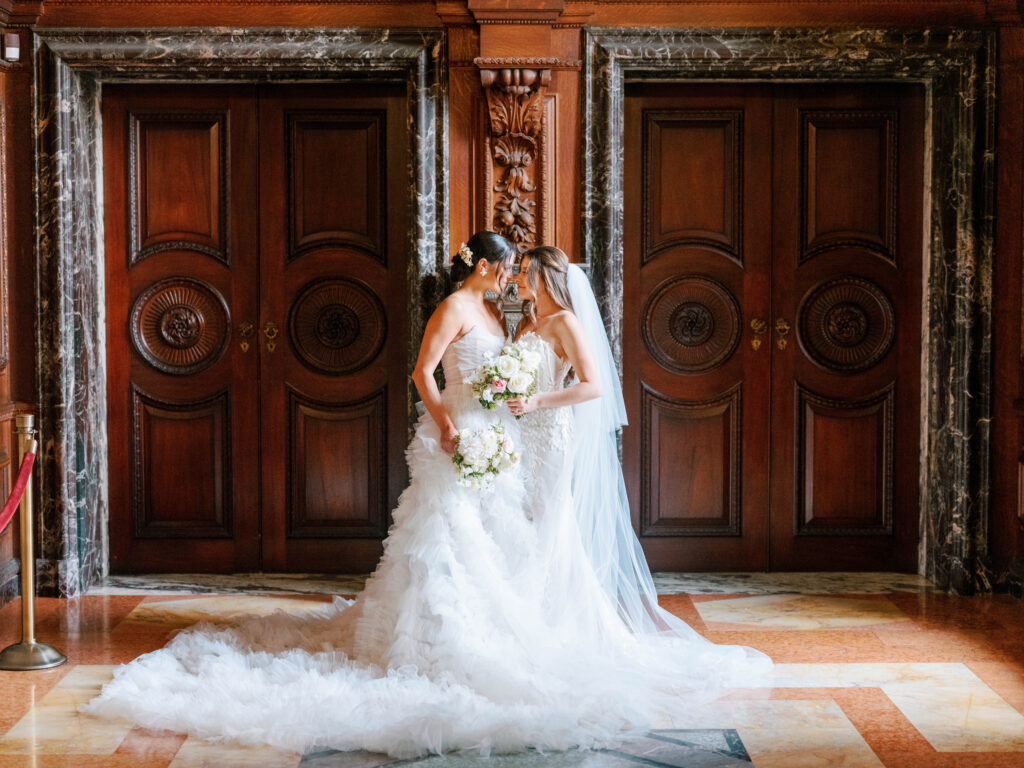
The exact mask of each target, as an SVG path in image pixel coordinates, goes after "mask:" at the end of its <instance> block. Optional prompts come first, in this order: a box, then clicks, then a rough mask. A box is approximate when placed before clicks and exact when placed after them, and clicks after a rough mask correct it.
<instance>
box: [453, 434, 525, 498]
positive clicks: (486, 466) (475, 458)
mask: <svg viewBox="0 0 1024 768" xmlns="http://www.w3.org/2000/svg"><path fill="white" fill-rule="evenodd" d="M452 463H453V464H455V469H456V471H457V472H458V474H459V476H458V483H459V485H462V486H465V487H467V488H475V489H477V490H488V489H490V488H491V487H492V486H493V484H494V478H495V477H497V476H498V474H500V473H501V472H502V471H504V470H507V469H510V468H512V467H514V466H515V465H516V464H518V463H519V452H518V451H516V450H515V445H514V444H513V442H512V439H511V438H510V437H509V436H508V435H507V434H505V428H504V427H503V426H501V425H500V424H495V425H493V426H491V427H485V428H484V429H466V430H463V431H461V432H459V436H458V439H457V441H456V444H455V454H454V455H453V456H452Z"/></svg>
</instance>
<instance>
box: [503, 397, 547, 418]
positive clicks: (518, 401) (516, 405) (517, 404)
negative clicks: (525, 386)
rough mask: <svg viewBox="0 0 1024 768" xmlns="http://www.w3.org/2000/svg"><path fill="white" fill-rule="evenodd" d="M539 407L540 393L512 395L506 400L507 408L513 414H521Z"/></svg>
mask: <svg viewBox="0 0 1024 768" xmlns="http://www.w3.org/2000/svg"><path fill="white" fill-rule="evenodd" d="M538 408H540V395H534V396H533V397H512V398H509V400H508V409H509V411H511V412H512V414H514V415H515V416H522V415H523V414H524V413H530V412H531V411H536V410H537V409H538Z"/></svg>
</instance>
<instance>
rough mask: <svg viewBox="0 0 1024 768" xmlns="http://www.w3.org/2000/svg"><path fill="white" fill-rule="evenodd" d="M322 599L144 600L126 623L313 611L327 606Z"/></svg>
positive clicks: (174, 622) (224, 619) (219, 620)
mask: <svg viewBox="0 0 1024 768" xmlns="http://www.w3.org/2000/svg"><path fill="white" fill-rule="evenodd" d="M324 605H325V604H324V603H323V602H321V601H319V600H308V599H300V598H296V597H270V596H263V595H223V596H221V595H218V596H216V597H192V598H187V599H185V600H160V601H158V602H143V603H140V604H139V605H138V606H136V607H135V609H134V610H133V611H132V612H131V613H129V614H128V616H127V618H126V619H125V622H124V624H126V625H131V624H156V625H160V626H164V625H167V626H173V627H180V626H189V625H192V624H196V623H197V622H200V621H208V622H213V623H218V624H220V623H228V622H230V621H232V620H234V619H237V618H238V617H240V616H266V615H268V614H271V613H277V612H278V611H286V612H288V613H300V614H301V613H310V612H314V611H318V610H320V609H322V608H323V607H324Z"/></svg>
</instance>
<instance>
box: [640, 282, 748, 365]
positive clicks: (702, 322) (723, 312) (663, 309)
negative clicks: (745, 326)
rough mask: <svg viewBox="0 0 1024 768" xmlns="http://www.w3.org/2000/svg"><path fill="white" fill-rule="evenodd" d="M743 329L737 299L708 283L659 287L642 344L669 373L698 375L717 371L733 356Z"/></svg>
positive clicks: (648, 309)
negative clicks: (711, 370) (716, 368)
mask: <svg viewBox="0 0 1024 768" xmlns="http://www.w3.org/2000/svg"><path fill="white" fill-rule="evenodd" d="M741 327H742V322H741V319H740V308H739V305H738V304H737V303H736V299H735V298H733V295H732V294H731V293H730V292H729V290H728V289H727V288H726V287H725V286H724V285H722V284H721V283H719V282H717V281H715V280H712V279H710V278H707V277H696V276H690V277H681V278H677V279H674V280H669V281H668V282H665V283H663V284H662V285H661V287H659V288H658V289H657V290H656V291H655V292H654V295H653V296H651V298H650V300H649V301H648V302H647V307H646V308H645V310H644V327H643V331H644V343H645V344H646V345H647V349H648V350H649V351H650V353H651V355H652V356H653V357H654V359H655V360H657V361H658V362H659V363H660V364H661V365H663V366H664V367H665V368H668V369H669V370H672V371H682V372H685V373H696V372H698V371H706V370H708V369H710V368H714V367H716V366H718V365H721V364H722V363H724V362H725V361H726V360H728V359H729V357H730V356H731V355H732V353H733V351H735V349H736V345H737V344H738V343H739V340H740V329H741Z"/></svg>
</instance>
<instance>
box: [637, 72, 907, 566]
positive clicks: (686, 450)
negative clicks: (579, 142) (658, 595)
mask: <svg viewBox="0 0 1024 768" xmlns="http://www.w3.org/2000/svg"><path fill="white" fill-rule="evenodd" d="M922 111H923V110H922V101H921V94H920V91H919V90H915V89H914V88H913V87H910V86H896V85H894V86H891V87H880V86H875V85H872V86H870V87H861V86H835V85H829V86H827V87H826V86H822V87H812V86H789V87H778V86H774V87H773V86H768V85H721V86H720V85H715V86H708V85H687V86H681V85H670V86H669V85H663V86H652V85H645V86H642V87H636V88H634V89H631V90H630V91H629V92H628V95H627V104H626V123H625V130H626V151H625V158H624V159H625V177H626V196H625V206H624V236H625V239H624V258H625V261H624V270H623V273H624V286H625V290H624V297H623V298H624V323H623V332H624V352H623V364H624V370H623V383H624V388H625V391H626V398H627V408H628V411H629V417H630V426H629V427H628V428H627V429H626V431H625V433H624V436H623V466H624V470H625V472H626V476H627V485H628V487H629V491H630V502H631V504H632V506H633V509H634V522H635V524H636V525H637V530H638V533H639V535H640V536H641V541H642V542H643V544H644V548H645V551H646V552H647V555H648V558H649V560H650V562H651V566H652V568H653V569H655V570H729V569H739V570H755V569H761V568H766V567H767V568H772V569H777V570H781V569H794V570H799V569H823V570H828V569H850V570H855V569H879V568H886V569H897V570H912V569H913V565H914V547H915V542H916V521H917V513H918V508H917V504H918V497H917V480H918V439H919V437H918V436H919V428H918V426H919V418H920V413H919V411H920V404H919V387H920V384H919V365H920V362H919V356H920V342H919V339H920V316H921V308H920V307H921V305H920V291H921V282H920V281H921V272H920V264H921V237H922V225H921V215H922V214H921V202H920V201H921V198H922V146H921V145H922V135H923V134H922V123H921V121H922V117H921V115H922Z"/></svg>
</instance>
